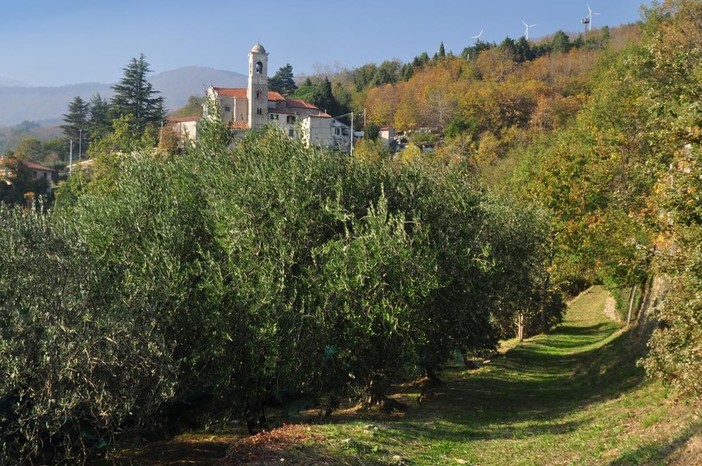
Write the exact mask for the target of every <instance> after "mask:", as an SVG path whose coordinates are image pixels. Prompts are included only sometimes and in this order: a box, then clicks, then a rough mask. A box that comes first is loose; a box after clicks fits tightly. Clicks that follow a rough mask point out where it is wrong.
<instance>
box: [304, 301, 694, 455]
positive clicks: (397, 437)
mask: <svg viewBox="0 0 702 466" xmlns="http://www.w3.org/2000/svg"><path fill="white" fill-rule="evenodd" d="M607 298H608V295H607V293H605V292H604V291H603V290H602V289H600V288H593V289H591V290H589V291H588V292H586V293H584V294H583V295H581V296H580V297H578V298H577V299H576V300H574V301H573V302H572V303H571V305H570V309H569V311H568V314H567V317H566V320H565V322H564V324H563V325H562V326H560V327H559V328H558V329H557V330H556V331H555V332H553V334H551V335H541V336H538V337H535V338H532V339H529V340H526V341H525V342H523V343H521V344H520V345H519V346H517V347H515V348H514V349H512V350H510V351H509V352H507V353H506V354H505V355H504V356H502V357H499V358H495V359H494V360H493V361H491V362H490V363H489V364H486V365H484V366H483V367H481V368H480V369H478V370H474V371H467V370H465V369H464V368H454V369H452V370H449V371H447V372H446V373H445V374H444V377H445V378H446V381H447V382H448V383H447V385H446V386H445V387H443V388H441V389H439V390H437V392H436V396H435V397H434V398H433V399H432V400H430V401H429V402H427V403H424V404H422V405H420V406H417V407H416V408H413V409H411V410H410V411H409V412H408V413H407V414H406V415H405V416H404V417H403V418H401V419H398V420H396V421H390V422H387V421H386V422H382V421H379V422H377V423H376V422H370V423H369V422H352V423H347V424H339V425H326V426H320V427H319V429H315V431H317V432H320V433H322V434H323V435H324V437H325V438H326V439H327V441H326V442H327V443H328V445H330V446H334V445H335V443H334V439H336V441H337V442H340V443H337V444H336V445H341V447H340V448H339V447H336V449H337V454H339V455H340V456H339V458H344V459H343V461H345V462H346V463H348V464H373V463H375V464H412V465H415V464H416V465H437V464H480V465H506V464H515V465H517V464H524V465H556V464H574V465H581V464H615V465H624V464H666V463H671V462H672V463H675V462H677V463H678V464H692V462H694V461H695V460H698V461H699V464H702V447H700V445H699V444H700V443H701V442H700V441H699V440H698V439H699V437H695V436H696V435H699V432H700V423H699V421H698V420H697V419H696V417H695V415H694V413H693V411H694V410H692V409H690V408H689V407H686V406H684V405H683V406H681V405H675V404H674V403H673V402H672V401H671V400H670V399H668V398H667V393H666V390H665V389H664V388H663V387H661V386H660V384H657V383H654V382H649V381H646V380H645V379H644V373H643V371H642V369H640V368H639V367H637V366H636V360H637V358H638V357H639V355H640V351H641V348H640V343H639V342H638V341H637V339H636V338H635V337H634V336H633V335H632V334H631V332H627V331H624V329H622V328H621V327H622V326H621V324H618V323H616V322H613V321H612V320H610V319H608V318H607V317H606V316H605V314H604V306H605V301H606V299H607ZM339 439H342V440H341V441H339ZM343 439H350V440H348V441H347V442H346V443H343V442H344V440H343ZM686 450H691V452H688V453H686ZM344 453H351V454H350V455H345V454H344ZM697 454H699V455H700V456H699V458H697V457H696V455H697ZM356 460H358V461H356ZM340 461H341V459H340ZM342 464H343V463H342Z"/></svg>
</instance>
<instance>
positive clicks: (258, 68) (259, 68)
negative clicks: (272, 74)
mask: <svg viewBox="0 0 702 466" xmlns="http://www.w3.org/2000/svg"><path fill="white" fill-rule="evenodd" d="M261 73H263V63H261V62H260V61H257V62H256V74H261Z"/></svg>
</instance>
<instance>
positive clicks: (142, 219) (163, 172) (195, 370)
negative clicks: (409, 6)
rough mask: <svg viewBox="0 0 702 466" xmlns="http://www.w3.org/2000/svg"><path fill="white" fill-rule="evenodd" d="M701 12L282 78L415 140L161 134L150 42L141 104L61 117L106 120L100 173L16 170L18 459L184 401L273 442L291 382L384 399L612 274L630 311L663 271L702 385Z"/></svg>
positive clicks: (653, 369) (9, 254)
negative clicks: (47, 180) (319, 144)
mask: <svg viewBox="0 0 702 466" xmlns="http://www.w3.org/2000/svg"><path fill="white" fill-rule="evenodd" d="M701 25H702V5H700V4H699V2H695V1H691V0H666V1H665V2H662V3H654V4H653V5H652V6H651V7H650V8H646V9H644V10H643V11H642V21H641V23H639V24H634V25H627V26H621V27H619V28H616V29H612V30H609V29H607V28H602V29H598V30H595V31H592V32H591V33H589V34H587V35H585V36H582V35H581V36H578V37H576V38H572V37H569V36H568V35H567V34H565V33H563V32H557V33H556V34H554V35H553V36H552V37H549V38H546V39H543V40H542V41H539V42H533V41H526V40H517V41H515V40H512V39H509V38H508V39H505V41H504V42H502V43H501V44H488V43H482V42H478V43H476V44H474V45H472V46H469V47H466V49H465V50H464V51H462V53H461V54H460V55H454V54H453V53H451V52H446V51H445V49H444V48H443V47H440V51H441V50H443V52H442V53H439V52H437V54H436V55H434V56H432V57H430V56H429V55H428V54H426V53H424V54H421V55H418V56H417V58H416V59H415V60H413V61H412V62H411V63H406V64H403V63H400V62H398V61H387V62H384V63H382V64H380V65H375V64H368V65H364V66H363V67H361V68H358V69H356V70H351V71H349V70H342V71H340V72H337V73H330V74H328V75H325V76H311V77H308V78H307V79H305V80H304V81H302V82H297V83H296V82H294V81H292V80H291V78H292V66H291V65H289V64H288V65H286V66H285V67H283V68H282V69H281V70H280V71H279V72H278V73H276V75H275V77H274V78H275V79H274V80H273V84H275V85H278V86H281V90H280V91H281V92H284V93H285V94H286V95H291V96H295V97H296V98H303V99H305V100H308V101H310V102H313V103H315V104H316V105H318V106H319V105H324V108H336V109H337V110H338V111H340V112H341V111H344V110H348V111H354V112H359V113H360V112H362V111H363V110H365V115H366V119H365V124H366V128H368V127H373V126H375V128H377V127H380V126H382V125H393V126H394V127H395V128H396V129H397V130H398V131H401V132H403V137H404V138H405V139H406V147H405V148H404V150H402V151H397V152H394V151H392V150H390V148H388V147H385V146H384V145H383V144H382V143H381V142H380V141H378V140H371V139H370V138H369V139H366V140H361V141H359V143H358V146H357V148H356V151H355V153H354V156H353V157H349V156H348V155H346V154H341V153H338V152H334V151H329V150H325V149H320V148H314V147H312V148H307V147H305V146H304V145H303V144H302V143H301V142H300V141H295V140H290V139H288V138H287V137H286V136H285V135H282V134H280V133H279V132H278V131H277V130H275V129H274V128H265V129H263V130H260V131H253V132H249V133H248V134H247V135H246V136H244V137H243V138H241V139H237V140H236V141H232V138H231V135H230V134H229V132H228V130H227V129H226V128H225V127H224V126H223V125H222V124H221V122H219V121H217V119H216V118H213V119H205V120H202V121H201V128H200V130H201V131H200V132H201V134H202V136H201V138H200V139H199V140H198V141H197V142H196V143H194V144H189V145H185V146H184V147H178V146H177V145H173V144H165V143H164V139H168V138H163V137H161V136H162V135H161V134H160V131H157V129H160V122H161V121H163V119H164V118H165V112H164V109H163V106H162V101H161V100H160V99H159V98H158V96H157V91H156V90H155V89H152V88H148V89H144V88H142V91H143V93H141V94H140V95H138V96H137V95H132V97H133V98H132V99H128V98H126V97H125V96H126V95H128V94H129V93H130V92H131V91H130V90H129V89H133V87H131V86H130V83H131V84H133V83H134V82H138V81H139V80H140V79H142V78H144V77H145V76H146V73H148V63H146V61H145V58H144V56H143V55H142V56H141V57H140V58H139V59H134V60H133V61H132V62H131V63H130V64H129V65H128V66H127V67H126V68H125V77H124V80H123V81H122V82H121V84H120V86H122V87H120V89H123V91H124V95H122V97H124V98H121V97H120V98H116V99H113V100H112V101H110V102H107V101H105V100H103V99H101V98H100V97H99V96H96V97H95V98H94V99H92V100H91V101H90V102H84V101H82V100H78V99H75V100H74V101H73V102H72V104H71V106H70V107H69V109H68V110H67V112H68V113H67V114H66V118H65V128H64V131H65V133H66V137H69V136H70V137H74V136H75V134H73V132H74V131H75V129H76V125H77V126H83V125H85V127H86V128H90V129H89V130H88V131H87V134H86V135H85V137H86V140H85V141H84V142H83V144H85V145H84V147H85V150H86V156H87V157H89V158H90V159H91V160H92V167H91V168H90V169H89V170H87V169H86V170H76V171H74V172H73V173H72V174H71V175H70V177H68V178H67V179H66V180H65V181H63V182H62V183H60V185H59V186H58V187H57V188H56V189H55V193H56V194H55V199H43V198H42V197H41V196H38V195H37V196H29V197H28V196H25V195H24V194H26V193H27V192H31V191H29V190H31V189H36V188H32V187H28V186H27V185H25V186H27V187H26V188H22V189H27V190H28V191H25V192H24V193H21V192H19V191H17V189H19V188H20V187H21V186H23V185H22V183H12V184H7V183H5V184H4V185H3V186H4V188H3V189H4V190H5V191H2V192H3V193H4V192H9V191H11V190H15V192H13V193H12V194H13V196H9V195H6V194H3V196H6V197H5V198H4V199H5V201H4V202H2V203H0V209H1V210H0V222H2V226H1V228H0V246H1V247H2V250H3V251H5V253H6V254H5V257H4V266H3V267H2V268H1V269H0V298H1V299H0V320H1V321H2V322H3V323H5V325H3V326H2V327H1V328H0V373H3V374H7V376H6V377H5V378H3V379H0V432H2V435H1V436H0V463H16V462H27V463H46V462H52V461H53V462H61V461H63V462H70V461H77V460H82V459H84V458H85V457H86V455H89V454H95V453H99V452H101V451H102V452H104V451H105V450H106V449H109V448H110V446H111V445H112V444H113V442H114V440H115V439H116V438H119V437H123V436H128V435H133V434H136V433H139V434H141V435H146V436H152V437H159V436H163V435H169V434H170V433H173V431H174V429H176V426H177V425H178V423H179V422H181V421H182V417H181V414H182V406H184V405H197V406H199V407H201V409H200V410H199V411H198V418H197V419H196V420H194V421H193V422H196V423H197V425H206V424H207V423H208V422H210V421H212V420H213V419H221V418H232V419H241V420H244V421H245V422H246V423H247V424H248V427H249V429H250V431H252V432H255V431H257V430H259V429H261V428H263V427H264V425H265V416H262V412H263V409H264V408H263V407H264V406H266V405H269V404H271V403H278V404H284V403H286V401H288V400H290V399H291V398H294V397H296V396H301V395H304V396H309V397H311V398H312V399H314V400H315V401H316V402H317V403H318V404H319V405H320V406H323V408H324V410H326V412H328V413H333V412H334V411H335V410H337V409H338V408H339V407H340V406H341V405H342V404H343V402H344V401H345V400H349V399H351V400H355V401H358V402H361V403H363V404H365V405H366V406H374V405H377V404H382V403H384V402H386V400H387V398H386V395H387V393H388V390H389V388H390V386H391V385H392V384H393V383H397V382H400V381H404V380H408V379H411V378H413V377H418V376H427V377H430V378H438V377H440V371H441V367H442V365H443V364H445V363H446V361H448V360H449V359H451V358H455V357H457V356H458V357H460V356H469V355H473V354H482V353H485V352H490V351H493V350H494V349H495V348H496V345H497V344H498V342H499V341H500V340H502V339H506V338H512V337H514V336H515V335H516V334H517V333H518V332H519V333H521V334H523V335H533V334H536V333H539V332H548V331H549V329H552V328H553V327H554V326H556V325H558V323H559V322H560V321H561V319H562V317H563V312H564V309H565V307H564V304H563V303H564V301H565V299H566V298H567V297H569V296H571V295H573V294H574V293H576V292H578V291H580V290H582V289H584V288H585V287H587V286H590V285H592V284H602V285H604V286H605V287H606V288H607V289H608V290H610V291H611V292H612V293H613V294H614V295H615V296H617V297H618V307H619V311H620V312H621V313H622V314H623V315H626V314H627V311H629V313H631V315H632V316H633V317H632V319H633V320H635V318H636V314H637V313H636V309H635V308H636V306H635V305H634V303H638V302H641V301H643V299H642V296H644V295H645V294H646V293H647V292H648V290H649V289H650V284H651V282H652V279H653V277H654V276H665V277H667V280H668V282H669V283H670V288H669V290H668V292H667V294H666V295H665V305H664V306H659V307H657V308H656V309H657V310H656V314H655V315H654V316H652V317H653V318H654V319H656V321H657V325H656V328H655V330H654V331H653V333H652V335H651V337H650V340H649V341H648V351H647V352H646V354H645V355H644V356H643V358H642V360H641V364H642V365H643V366H645V368H646V370H647V373H648V374H649V375H650V376H651V377H656V378H659V379H661V380H664V381H665V382H666V383H668V384H670V385H672V386H674V387H676V388H677V389H679V390H680V391H681V393H685V394H687V395H688V396H690V397H691V398H692V399H697V398H699V396H700V391H701V389H700V385H699V380H702V373H701V372H702V370H701V369H700V366H699V364H696V357H695V355H697V354H698V352H699V348H700V345H702V332H701V330H700V327H699V325H697V324H695V322H699V320H700V316H701V313H702V308H701V307H700V306H699V300H698V299H697V296H698V295H699V293H700V291H701V290H702V280H701V278H700V277H701V276H700V273H699V270H700V264H702V253H701V252H700V244H702V241H701V240H702V227H701V225H702V215H701V214H700V207H699V206H700V202H699V195H700V192H702V185H700V179H701V177H700V176H699V174H700V166H699V165H700V160H702V158H701V156H702V150H701V149H700V142H702V141H701V139H702V130H701V129H700V121H702V118H701V117H702V111H701V110H700V107H699V104H698V103H699V101H700V97H702V72H701V69H700V66H699V65H697V64H699V63H702V60H701V59H702V57H701V56H699V55H700V54H701V53H702V51H700V49H699V47H697V46H696V44H699V43H700V41H701V40H702V26H701ZM200 103H201V102H200V101H197V100H196V99H194V100H193V102H191V104H192V105H191V108H193V109H195V108H197V107H198V106H199V104H200ZM334 105H336V107H333V106H334ZM357 123H358V124H359V125H363V120H362V119H359V120H357ZM79 129H81V128H79ZM358 129H365V128H363V127H362V126H359V128H358ZM371 132H372V131H371ZM83 136H84V135H83V131H80V132H79V134H78V137H79V138H82V137H83ZM47 144H48V143H43V142H39V141H32V140H27V141H26V142H24V143H23V145H22V146H18V147H17V148H16V149H15V150H14V152H12V153H6V155H5V157H6V160H16V161H21V160H29V161H37V162H41V161H42V160H46V159H42V157H45V155H42V154H48V153H49V151H47ZM17 172H18V173H19V171H18V170H17ZM15 176H18V175H15ZM28 199H29V200H28ZM637 296H638V298H636V297H637ZM632 308H633V309H632ZM632 311H633V312H632ZM517 323H520V325H517Z"/></svg>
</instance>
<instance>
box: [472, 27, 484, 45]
mask: <svg viewBox="0 0 702 466" xmlns="http://www.w3.org/2000/svg"><path fill="white" fill-rule="evenodd" d="M481 37H483V29H481V30H480V34H478V35H477V36H473V37H471V39H475V43H476V44H477V43H478V42H480V38H481Z"/></svg>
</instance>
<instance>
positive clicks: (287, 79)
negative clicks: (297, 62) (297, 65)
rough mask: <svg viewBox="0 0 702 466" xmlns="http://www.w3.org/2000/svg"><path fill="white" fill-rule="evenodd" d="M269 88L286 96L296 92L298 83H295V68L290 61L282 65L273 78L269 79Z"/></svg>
mask: <svg viewBox="0 0 702 466" xmlns="http://www.w3.org/2000/svg"><path fill="white" fill-rule="evenodd" d="M268 88H269V89H270V90H271V91H275V92H280V93H281V94H283V95H284V96H285V97H288V96H291V95H293V94H294V93H295V91H296V90H297V84H295V79H294V76H293V68H292V65H291V64H290V63H288V64H286V65H285V66H283V67H281V68H280V69H279V70H278V71H277V72H276V73H275V74H274V75H273V77H272V78H269V79H268Z"/></svg>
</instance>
